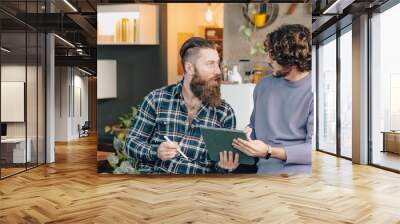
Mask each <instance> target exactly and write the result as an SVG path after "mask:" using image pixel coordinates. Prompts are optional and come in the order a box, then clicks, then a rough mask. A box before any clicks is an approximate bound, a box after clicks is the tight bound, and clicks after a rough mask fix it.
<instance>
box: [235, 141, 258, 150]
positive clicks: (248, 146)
mask: <svg viewBox="0 0 400 224" xmlns="http://www.w3.org/2000/svg"><path fill="white" fill-rule="evenodd" d="M238 142H239V145H240V146H242V147H243V148H246V149H248V150H249V151H251V152H256V151H257V150H256V149H254V148H253V145H252V143H251V142H250V141H246V140H243V139H240V138H239V139H238Z"/></svg>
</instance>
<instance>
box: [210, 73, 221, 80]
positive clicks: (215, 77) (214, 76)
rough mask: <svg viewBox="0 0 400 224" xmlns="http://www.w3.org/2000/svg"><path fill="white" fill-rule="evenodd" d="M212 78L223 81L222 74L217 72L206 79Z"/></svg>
mask: <svg viewBox="0 0 400 224" xmlns="http://www.w3.org/2000/svg"><path fill="white" fill-rule="evenodd" d="M211 80H216V81H221V80H222V74H216V75H213V76H211V77H210V78H208V79H207V80H206V81H211Z"/></svg>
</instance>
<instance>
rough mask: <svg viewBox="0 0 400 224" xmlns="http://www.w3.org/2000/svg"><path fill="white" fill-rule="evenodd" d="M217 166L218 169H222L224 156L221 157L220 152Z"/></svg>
mask: <svg viewBox="0 0 400 224" xmlns="http://www.w3.org/2000/svg"><path fill="white" fill-rule="evenodd" d="M218 165H219V166H220V167H224V155H223V153H222V152H219V162H218Z"/></svg>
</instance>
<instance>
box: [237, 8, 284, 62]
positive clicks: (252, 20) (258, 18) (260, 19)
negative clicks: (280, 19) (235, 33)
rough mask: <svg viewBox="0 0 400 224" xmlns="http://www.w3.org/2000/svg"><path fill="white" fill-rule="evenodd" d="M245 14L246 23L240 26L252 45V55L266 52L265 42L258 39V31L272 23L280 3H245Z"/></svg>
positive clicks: (240, 30)
mask: <svg viewBox="0 0 400 224" xmlns="http://www.w3.org/2000/svg"><path fill="white" fill-rule="evenodd" d="M242 12H243V16H244V18H245V19H246V23H245V24H243V25H241V26H240V27H239V33H241V34H242V35H243V36H244V37H245V38H246V40H247V42H248V43H249V46H250V52H249V53H250V55H252V56H257V55H262V54H265V49H264V44H263V42H262V41H260V40H256V37H255V36H256V33H257V32H258V31H259V30H260V29H263V28H265V27H266V26H267V25H270V24H272V23H273V22H274V21H275V20H276V18H277V16H278V13H279V8H278V5H276V4H267V3H259V4H255V3H252V4H244V5H243V7H242Z"/></svg>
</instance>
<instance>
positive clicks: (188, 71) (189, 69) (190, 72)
mask: <svg viewBox="0 0 400 224" xmlns="http://www.w3.org/2000/svg"><path fill="white" fill-rule="evenodd" d="M185 71H186V74H187V75H193V74H194V66H193V64H192V63H190V62H186V63H185Z"/></svg>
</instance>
